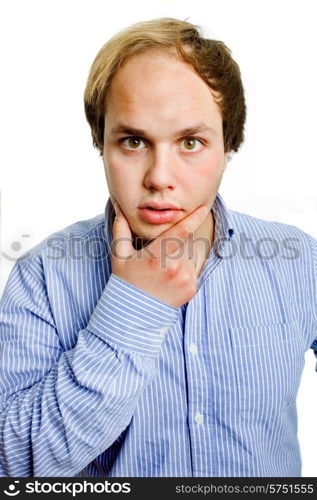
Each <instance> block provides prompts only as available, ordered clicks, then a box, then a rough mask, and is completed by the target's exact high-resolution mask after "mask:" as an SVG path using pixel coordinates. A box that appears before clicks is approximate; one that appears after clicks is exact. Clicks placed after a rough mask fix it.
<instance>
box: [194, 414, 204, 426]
mask: <svg viewBox="0 0 317 500" xmlns="http://www.w3.org/2000/svg"><path fill="white" fill-rule="evenodd" d="M203 421H204V416H203V415H202V414H201V413H199V412H198V413H196V415H195V422H196V424H202V423H203Z"/></svg>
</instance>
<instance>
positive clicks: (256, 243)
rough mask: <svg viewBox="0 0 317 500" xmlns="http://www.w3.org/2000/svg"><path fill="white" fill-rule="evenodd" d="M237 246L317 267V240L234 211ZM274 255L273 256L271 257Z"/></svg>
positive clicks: (277, 224)
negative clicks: (241, 245)
mask: <svg viewBox="0 0 317 500" xmlns="http://www.w3.org/2000/svg"><path fill="white" fill-rule="evenodd" d="M229 213H230V220H231V223H232V226H233V228H234V233H235V241H236V244H238V245H239V244H240V243H243V244H246V245H247V246H249V247H250V246H252V247H253V248H254V249H256V250H257V251H259V249H261V251H260V253H261V252H262V253H263V255H265V251H267V252H268V253H269V254H270V255H274V257H276V256H281V255H284V256H285V255H286V254H287V250H289V254H288V257H287V255H286V257H285V259H286V260H288V259H289V260H295V261H297V262H298V263H299V262H306V263H308V262H310V265H312V264H313V265H314V266H315V267H316V266H317V240H316V239H315V238H314V237H313V236H311V235H310V234H308V233H306V232H305V231H303V230H302V229H300V228H298V227H296V226H293V225H291V224H285V223H283V222H278V221H268V220H264V219H260V218H258V217H254V216H251V215H248V214H245V213H242V212H237V211H234V210H230V211H229ZM270 252H271V253H270Z"/></svg>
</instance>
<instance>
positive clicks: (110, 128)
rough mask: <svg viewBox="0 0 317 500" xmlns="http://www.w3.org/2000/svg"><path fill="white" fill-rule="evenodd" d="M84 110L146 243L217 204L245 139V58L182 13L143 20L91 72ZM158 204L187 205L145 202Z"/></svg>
mask: <svg viewBox="0 0 317 500" xmlns="http://www.w3.org/2000/svg"><path fill="white" fill-rule="evenodd" d="M85 109H86V115H87V119H88V121H89V123H90V126H91V130H92V136H93V142H94V144H95V146H97V147H98V148H99V150H100V152H101V153H102V155H103V160H104V165H105V171H106V177H107V182H108V187H109V192H110V196H111V199H112V202H113V203H114V202H115V201H117V202H118V203H119V205H120V206H121V208H122V210H123V212H124V214H125V216H126V218H127V219H128V222H129V225H130V227H131V229H132V232H133V233H134V234H135V235H138V236H141V237H142V238H144V239H146V240H148V239H153V238H155V237H157V236H158V235H159V234H161V233H162V232H163V231H164V230H166V229H167V228H168V227H169V226H171V225H173V224H175V223H176V222H178V221H179V220H181V219H182V218H184V217H185V216H186V215H188V214H189V213H191V212H192V211H193V210H195V209H196V208H197V207H198V206H200V205H202V204H206V205H207V206H209V207H211V206H212V204H213V201H214V199H215V196H216V194H217V191H218V188H219V185H220V182H221V178H222V175H223V172H224V169H225V167H226V163H227V156H228V153H229V152H230V151H237V150H238V148H239V146H240V144H241V142H242V141H243V126H244V121H245V103H244V94H243V87H242V83H241V79H240V72H239V68H238V66H237V64H236V63H235V62H234V61H233V60H232V58H231V56H230V52H229V50H228V49H227V48H226V47H225V45H224V44H223V43H222V42H218V41H213V40H206V39H204V38H202V37H201V36H200V35H199V32H198V30H197V29H196V27H194V26H193V25H191V24H190V23H187V22H183V21H178V20H175V19H169V18H168V19H160V20H154V21H146V22H143V23H139V24H137V25H134V26H132V27H130V28H128V29H126V30H124V31H122V32H120V33H119V34H118V35H116V36H115V37H114V38H112V39H111V40H110V41H109V42H108V43H107V44H106V45H105V46H104V47H103V48H102V49H101V50H100V52H99V53H98V55H97V57H96V59H95V61H94V63H93V66H92V68H91V72H90V75H89V79H88V83H87V87H86V91H85ZM152 202H156V203H159V204H165V203H170V204H172V205H174V206H176V207H177V208H178V209H179V210H178V211H177V212H175V213H171V212H167V211H166V212H165V213H164V212H163V211H162V213H161V215H158V214H157V213H155V212H153V211H150V210H147V209H142V208H141V207H142V206H143V205H144V204H145V205H146V206H148V204H151V203H152ZM164 217H166V219H164ZM208 228H209V229H210V221H209V226H208V220H206V228H205V232H206V231H208Z"/></svg>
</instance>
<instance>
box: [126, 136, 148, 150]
mask: <svg viewBox="0 0 317 500" xmlns="http://www.w3.org/2000/svg"><path fill="white" fill-rule="evenodd" d="M122 144H123V145H124V147H125V148H126V149H130V150H131V149H143V147H144V146H143V147H140V146H141V145H142V144H143V145H144V142H143V141H142V140H141V139H139V137H126V138H125V139H123V140H122Z"/></svg>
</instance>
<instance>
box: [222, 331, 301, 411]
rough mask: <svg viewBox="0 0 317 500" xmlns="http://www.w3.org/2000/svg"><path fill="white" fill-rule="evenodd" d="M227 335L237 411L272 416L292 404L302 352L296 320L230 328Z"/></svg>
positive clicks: (296, 387)
mask: <svg viewBox="0 0 317 500" xmlns="http://www.w3.org/2000/svg"><path fill="white" fill-rule="evenodd" d="M230 336H231V345H232V353H233V363H234V373H235V385H236V388H235V390H236V403H237V409H238V411H239V412H241V413H242V414H244V415H247V414H252V416H256V415H257V416H258V418H259V419H261V418H263V416H264V414H265V413H266V414H267V416H268V417H270V418H274V414H276V413H279V412H280V411H282V410H283V408H285V406H289V405H294V404H295V400H296V394H297V391H298V387H299V383H300V378H301V374H302V371H303V366H304V354H305V347H304V341H303V336H302V333H301V331H300V325H299V323H298V322H296V321H294V322H291V323H281V324H274V325H265V326H258V327H245V328H233V329H231V330H230Z"/></svg>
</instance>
